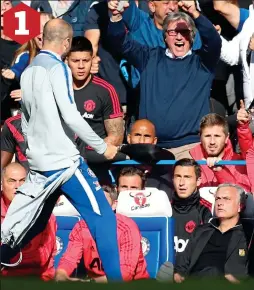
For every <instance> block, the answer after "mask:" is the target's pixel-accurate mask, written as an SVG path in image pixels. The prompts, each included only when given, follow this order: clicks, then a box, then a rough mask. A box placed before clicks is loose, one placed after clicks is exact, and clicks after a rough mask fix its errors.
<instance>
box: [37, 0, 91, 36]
mask: <svg viewBox="0 0 254 290" xmlns="http://www.w3.org/2000/svg"><path fill="white" fill-rule="evenodd" d="M92 2H93V1H92V0H75V1H74V2H73V3H72V5H71V7H70V8H69V10H68V11H67V12H65V13H64V14H63V15H62V19H63V20H65V21H66V22H68V23H70V24H71V26H72V28H73V31H74V36H84V24H85V19H86V15H87V13H88V11H89V7H90V5H91V3H92ZM31 7H32V8H33V9H35V10H38V11H41V12H46V13H51V14H52V9H51V6H50V4H49V1H47V0H45V1H36V0H35V1H32V2H31Z"/></svg>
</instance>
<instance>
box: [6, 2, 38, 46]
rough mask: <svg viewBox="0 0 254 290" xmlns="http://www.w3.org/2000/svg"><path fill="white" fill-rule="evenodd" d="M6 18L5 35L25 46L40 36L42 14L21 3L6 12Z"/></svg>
mask: <svg viewBox="0 0 254 290" xmlns="http://www.w3.org/2000/svg"><path fill="white" fill-rule="evenodd" d="M3 17H4V19H3V20H4V28H3V32H4V35H6V36H8V37H10V38H11V39H12V40H14V41H16V42H18V43H20V44H24V43H26V42H28V41H29V40H31V39H33V38H34V37H36V36H37V35H39V34H40V13H39V12H37V11H36V10H34V9H32V8H31V7H29V6H27V5H25V4H24V3H20V4H19V5H17V6H16V7H14V8H12V9H10V10H8V11H6V12H5V13H4V15H3Z"/></svg>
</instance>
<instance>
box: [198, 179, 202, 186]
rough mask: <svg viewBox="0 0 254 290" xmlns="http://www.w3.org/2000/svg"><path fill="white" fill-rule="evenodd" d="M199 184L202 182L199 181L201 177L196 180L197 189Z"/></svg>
mask: <svg viewBox="0 0 254 290" xmlns="http://www.w3.org/2000/svg"><path fill="white" fill-rule="evenodd" d="M201 182H202V179H201V177H199V178H198V179H197V187H199V186H200V185H201Z"/></svg>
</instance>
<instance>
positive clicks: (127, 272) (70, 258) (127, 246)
mask: <svg viewBox="0 0 254 290" xmlns="http://www.w3.org/2000/svg"><path fill="white" fill-rule="evenodd" d="M103 189H104V193H105V196H106V198H107V200H108V202H109V204H110V205H111V207H112V209H113V210H115V208H116V201H117V192H116V190H115V189H114V188H112V187H109V186H106V187H103ZM116 218H117V234H118V244H119V250H120V266H121V272H122V276H123V279H124V280H125V281H131V280H139V279H146V278H148V277H149V276H148V273H147V270H146V261H145V258H144V256H143V252H142V246H141V235H140V232H139V229H138V227H137V225H136V224H135V222H134V221H133V220H132V219H131V218H129V217H126V216H123V215H120V214H116ZM82 255H83V257H84V265H85V268H86V270H87V273H88V276H89V278H92V279H93V280H94V281H95V282H107V278H106V276H105V273H104V270H103V266H102V264H101V260H100V257H99V254H98V251H97V248H96V244H95V242H94V240H93V238H92V236H91V234H90V232H89V229H88V227H87V225H86V223H85V221H80V222H78V223H77V224H76V225H75V227H74V228H73V230H72V232H71V233H70V237H69V244H68V247H67V250H66V252H65V253H64V255H63V257H62V258H61V260H60V263H59V265H58V268H57V271H56V280H57V281H76V280H77V279H75V278H70V275H71V273H72V272H73V270H74V269H75V268H76V267H77V264H78V263H79V261H80V259H81V257H82Z"/></svg>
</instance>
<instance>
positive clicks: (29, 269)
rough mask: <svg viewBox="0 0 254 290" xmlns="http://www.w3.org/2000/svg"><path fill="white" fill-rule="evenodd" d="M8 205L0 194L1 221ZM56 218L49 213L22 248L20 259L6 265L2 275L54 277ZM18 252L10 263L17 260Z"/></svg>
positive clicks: (49, 278) (46, 278)
mask: <svg viewBox="0 0 254 290" xmlns="http://www.w3.org/2000/svg"><path fill="white" fill-rule="evenodd" d="M9 205H10V202H8V201H7V200H6V199H4V197H3V195H2V196H1V223H2V222H3V220H4V218H5V215H6V212H7V209H8V207H9ZM56 229H57V226H56V218H55V217H54V216H53V215H51V217H50V219H49V222H48V224H47V226H46V228H45V230H44V231H43V232H41V233H40V234H38V235H37V236H36V237H34V238H33V239H32V241H31V242H30V243H29V244H27V245H26V246H25V247H24V248H23V249H22V256H23V258H22V261H21V263H20V264H19V265H18V266H17V267H13V268H12V267H6V268H4V269H3V270H2V271H1V275H3V276H39V277H41V279H42V280H44V281H48V280H51V279H54V276H55V268H54V256H55V253H56ZM18 259H19V254H17V256H15V257H14V258H13V259H12V260H11V263H15V262H17V260H18Z"/></svg>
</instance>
